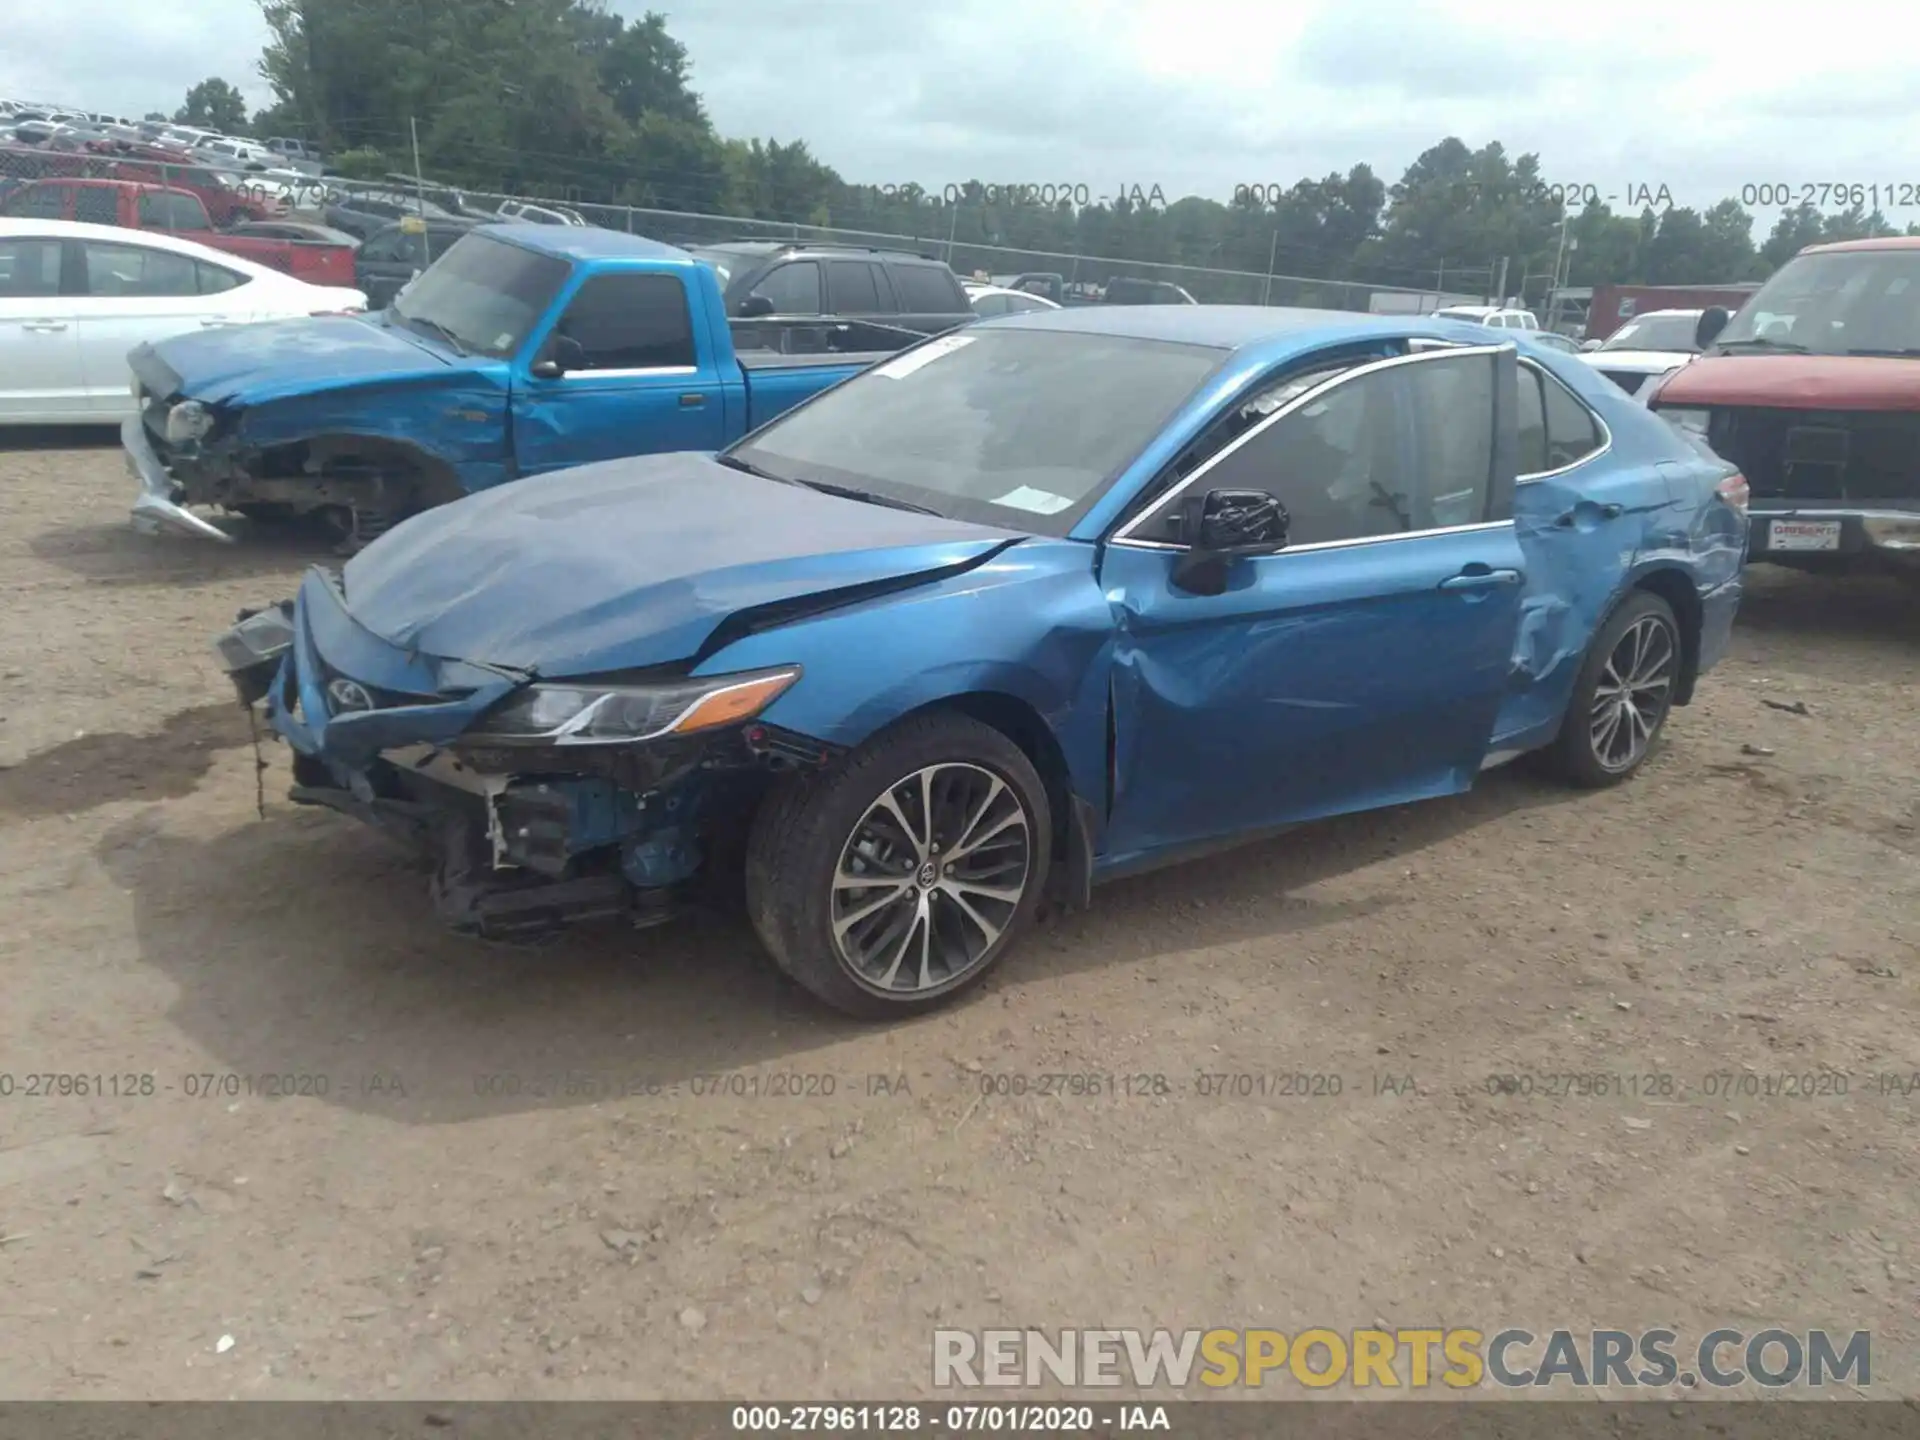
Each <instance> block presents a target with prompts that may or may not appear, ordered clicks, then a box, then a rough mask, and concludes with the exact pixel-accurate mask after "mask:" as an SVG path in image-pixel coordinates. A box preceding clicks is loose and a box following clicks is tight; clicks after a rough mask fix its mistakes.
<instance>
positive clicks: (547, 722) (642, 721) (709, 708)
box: [467, 665, 800, 745]
mask: <svg viewBox="0 0 1920 1440" xmlns="http://www.w3.org/2000/svg"><path fill="white" fill-rule="evenodd" d="M799 678H800V667H799V666H797V665H792V666H787V667H786V668H784V669H780V670H757V671H751V672H747V673H742V674H736V675H709V676H704V677H702V678H699V679H688V680H675V681H669V682H667V683H665V684H660V685H529V686H528V687H527V688H526V689H524V690H521V691H517V692H516V693H514V694H513V695H510V696H508V697H507V698H506V699H505V700H503V701H501V702H500V704H499V705H498V706H496V707H495V708H494V709H493V710H491V711H490V712H488V713H487V714H486V715H483V716H481V718H480V720H479V723H478V724H476V725H474V727H473V728H472V729H470V730H468V731H467V736H468V737H469V738H472V739H476V740H484V741H487V742H489V743H492V744H504V745H513V744H520V745H534V744H538V745H630V744H633V743H634V742H635V741H639V740H655V739H659V738H661V737H663V736H667V735H688V734H692V733H695V732H697V731H701V730H713V729H717V728H719V727H720V726H722V725H732V724H736V723H737V722H739V721H742V720H750V719H752V718H753V717H754V716H755V715H758V714H759V713H760V712H761V711H762V710H764V709H766V707H767V706H768V705H770V704H772V703H773V700H774V697H775V696H777V695H779V694H780V693H781V692H782V691H783V690H785V689H786V688H787V687H788V686H789V685H791V684H793V682H794V681H795V680H798V679H799Z"/></svg>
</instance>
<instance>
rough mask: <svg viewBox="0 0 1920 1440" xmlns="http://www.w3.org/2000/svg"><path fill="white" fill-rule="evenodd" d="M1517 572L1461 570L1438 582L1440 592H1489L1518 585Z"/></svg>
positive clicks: (1518, 573) (1518, 574)
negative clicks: (1499, 587)
mask: <svg viewBox="0 0 1920 1440" xmlns="http://www.w3.org/2000/svg"><path fill="white" fill-rule="evenodd" d="M1519 583H1520V572H1519V571H1518V570H1462V571H1461V572H1460V573H1459V574H1458V575H1454V576H1450V577H1449V578H1447V579H1445V580H1442V581H1441V582H1440V588H1441V589H1442V590H1491V589H1493V588H1494V587H1496V586H1499V585H1518V584H1519Z"/></svg>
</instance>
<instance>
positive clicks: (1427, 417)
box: [1137, 354, 1496, 553]
mask: <svg viewBox="0 0 1920 1440" xmlns="http://www.w3.org/2000/svg"><path fill="white" fill-rule="evenodd" d="M1495 373H1496V372H1495V368H1494V362H1493V357H1492V356H1489V355H1486V354H1479V355H1464V356H1444V357H1443V356H1435V357H1433V358H1431V359H1423V360H1419V361H1415V362H1412V363H1408V364H1401V365H1394V366H1391V367H1389V368H1386V369H1382V370H1373V371H1369V372H1365V373H1361V374H1357V375H1355V376H1353V377H1351V378H1349V379H1347V380H1345V381H1343V382H1342V383H1340V384H1337V385H1335V386H1334V387H1333V388H1331V389H1329V390H1327V391H1326V392H1324V393H1323V394H1321V395H1319V396H1317V397H1315V398H1314V399H1312V400H1310V401H1308V402H1307V404H1306V405H1305V406H1303V407H1302V408H1300V409H1298V410H1294V411H1291V412H1289V413H1288V414H1286V415H1285V416H1284V417H1282V418H1281V419H1279V420H1277V421H1274V422H1272V423H1271V424H1269V425H1268V426H1267V428H1266V429H1264V430H1259V431H1256V432H1253V433H1252V435H1251V436H1250V438H1247V439H1245V440H1243V441H1242V442H1241V443H1240V444H1239V445H1238V446H1237V448H1232V449H1230V450H1228V451H1226V452H1224V453H1223V454H1222V456H1221V457H1220V458H1219V459H1218V460H1216V461H1215V462H1214V463H1213V464H1212V465H1211V466H1210V467H1208V468H1205V469H1204V470H1202V471H1200V472H1198V473H1197V475H1196V477H1195V478H1194V480H1193V482H1192V484H1191V485H1190V486H1188V487H1187V488H1186V489H1185V490H1183V491H1182V492H1180V494H1178V495H1176V496H1175V497H1173V498H1172V499H1171V500H1170V501H1169V502H1168V503H1166V504H1165V505H1163V506H1162V508H1161V509H1160V510H1159V511H1158V512H1157V513H1156V514H1155V516H1154V518H1153V519H1152V520H1150V521H1148V522H1147V523H1146V524H1144V525H1142V526H1141V528H1140V530H1139V531H1138V532H1137V534H1138V538H1140V539H1142V540H1165V539H1166V538H1168V537H1170V536H1171V535H1173V534H1174V533H1176V529H1175V525H1176V517H1177V514H1178V507H1179V505H1180V503H1181V502H1182V501H1183V500H1184V499H1185V498H1186V496H1188V495H1191V494H1193V493H1194V492H1195V491H1196V490H1199V491H1206V490H1265V491H1268V492H1270V493H1271V494H1273V495H1275V496H1277V497H1279V500H1280V503H1281V504H1282V505H1284V506H1285V507H1286V509H1287V514H1288V517H1289V529H1288V539H1287V548H1288V549H1289V550H1291V549H1297V548H1299V547H1301V546H1304V545H1323V544H1332V543H1338V542H1341V541H1354V540H1368V539H1375V538H1384V537H1388V536H1392V535H1400V534H1407V533H1410V532H1418V531H1424V530H1434V529H1442V528H1445V527H1448V526H1453V525H1467V524H1475V523H1479V522H1480V521H1482V520H1484V519H1485V518H1487V513H1488V506H1489V497H1490V494H1491V491H1492V480H1493V383H1494V376H1495ZM1296 394H1297V392H1296ZM1289 398H1292V397H1289ZM1282 553H1284V552H1282Z"/></svg>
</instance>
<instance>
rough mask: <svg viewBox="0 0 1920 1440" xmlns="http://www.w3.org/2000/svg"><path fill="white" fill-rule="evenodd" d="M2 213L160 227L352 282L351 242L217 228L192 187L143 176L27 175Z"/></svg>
mask: <svg viewBox="0 0 1920 1440" xmlns="http://www.w3.org/2000/svg"><path fill="white" fill-rule="evenodd" d="M0 215H10V216H28V217H32V218H35V219H41V220H80V221H84V222H87V223H89V224H94V225H119V226H122V227H123V228H125V229H129V230H157V231H160V232H162V233H163V234H167V235H177V236H179V237H180V238H181V239H183V240H195V241H198V242H199V243H200V244H202V245H207V246H210V247H212V248H213V249H215V250H224V251H226V252H227V253H228V254H230V255H239V256H241V257H243V258H244V259H248V260H251V261H253V262H254V263H255V264H256V265H270V266H272V267H273V268H274V269H275V270H284V271H285V272H286V273H287V274H289V275H291V276H293V277H294V278H295V279H297V280H305V281H306V282H307V283H308V284H311V285H342V286H346V287H348V288H349V289H351V288H352V286H353V283H354V281H353V247H352V246H351V245H331V244H327V243H325V242H317V241H312V240H271V239H266V238H264V237H261V236H258V235H229V234H227V233H226V232H225V231H222V230H216V229H214V228H213V222H212V220H210V219H209V218H208V216H207V207H206V205H205V204H204V203H203V202H202V201H201V199H200V197H199V196H198V195H196V194H194V193H193V191H191V190H182V189H180V188H179V187H177V186H172V185H149V184H147V183H145V182H144V181H139V180H90V179H81V178H78V177H75V178H72V179H66V178H62V179H49V180H29V181H28V182H27V183H26V184H24V185H21V186H19V187H18V188H16V189H14V190H10V191H8V192H7V194H6V197H5V198H4V199H0Z"/></svg>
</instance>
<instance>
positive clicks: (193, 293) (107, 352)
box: [0, 219, 367, 425]
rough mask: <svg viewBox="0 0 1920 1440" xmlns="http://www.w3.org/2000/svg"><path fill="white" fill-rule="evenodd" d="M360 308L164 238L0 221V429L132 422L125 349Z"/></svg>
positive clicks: (105, 228)
mask: <svg viewBox="0 0 1920 1440" xmlns="http://www.w3.org/2000/svg"><path fill="white" fill-rule="evenodd" d="M366 307H367V297H366V296H365V295H363V294H362V293H361V292H360V291H358V290H349V289H344V288H336V287H332V286H322V285H309V284H307V283H306V282H305V281H304V280H296V279H294V278H293V277H292V276H291V275H285V274H282V273H281V272H280V271H278V270H272V269H269V268H268V267H266V266H265V265H256V264H255V263H254V262H252V261H251V260H243V259H241V258H240V257H239V256H237V255H228V254H226V253H225V252H224V251H220V250H213V249H209V248H208V247H207V246H205V245H196V244H194V243H193V242H192V241H191V240H178V239H175V238H174V237H173V236H171V235H160V234H155V233H153V232H150V231H143V230H122V229H119V228H117V227H115V226H111V225H82V224H78V223H75V222H73V221H68V220H34V219H19V220H11V219H7V220H0V425H45V424H75V423H78V424H96V423H97V424H107V423H110V422H117V421H119V420H122V419H124V418H125V417H127V416H129V415H131V414H133V413H134V402H133V392H132V372H131V371H129V370H128V368H127V352H128V351H129V350H131V349H133V347H134V346H136V345H139V344H141V343H142V342H143V341H147V340H164V339H166V338H167V337H169V336H172V335H178V334H181V333H183V332H185V331H191V330H196V329H210V328H212V327H214V326H219V325H245V324H249V323H251V322H253V321H256V320H285V319H290V318H293V317H295V316H301V315H324V314H329V313H336V312H341V311H354V310H364V309H366Z"/></svg>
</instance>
